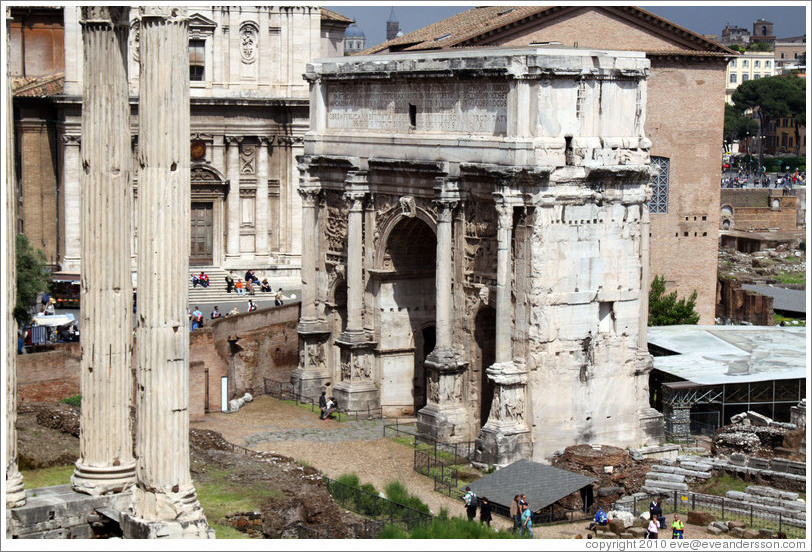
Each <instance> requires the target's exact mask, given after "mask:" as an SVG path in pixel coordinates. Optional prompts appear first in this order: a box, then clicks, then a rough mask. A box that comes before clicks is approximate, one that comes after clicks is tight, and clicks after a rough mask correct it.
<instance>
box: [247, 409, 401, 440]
mask: <svg viewBox="0 0 812 552" xmlns="http://www.w3.org/2000/svg"><path fill="white" fill-rule="evenodd" d="M389 423H391V420H358V421H354V420H348V421H345V422H338V421H336V420H325V421H322V420H319V418H318V416H316V414H315V413H314V414H313V421H312V422H305V424H304V425H303V427H298V428H282V427H278V426H273V425H268V426H266V428H265V429H267V431H263V432H261V433H255V434H253V435H250V436H248V437H245V445H244V446H246V447H249V448H250V447H253V446H255V445H257V444H259V443H270V442H276V441H315V442H323V443H340V442H342V441H373V440H375V439H380V438H381V437H383V426H384V425H387V424H389Z"/></svg>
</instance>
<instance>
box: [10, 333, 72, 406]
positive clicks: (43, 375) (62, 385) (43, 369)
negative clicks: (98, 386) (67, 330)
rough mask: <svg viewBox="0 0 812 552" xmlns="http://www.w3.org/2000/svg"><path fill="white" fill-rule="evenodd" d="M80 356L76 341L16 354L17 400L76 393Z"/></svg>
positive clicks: (47, 399) (46, 399)
mask: <svg viewBox="0 0 812 552" xmlns="http://www.w3.org/2000/svg"><path fill="white" fill-rule="evenodd" d="M81 359H82V348H81V344H79V343H65V344H60V345H57V346H56V348H55V349H54V350H53V351H48V352H43V353H29V354H25V355H17V398H18V399H19V400H20V401H21V402H25V401H34V402H52V401H58V400H60V399H64V398H65V397H71V396H73V395H77V394H79V393H80V392H81V389H80V377H79V372H80V364H81Z"/></svg>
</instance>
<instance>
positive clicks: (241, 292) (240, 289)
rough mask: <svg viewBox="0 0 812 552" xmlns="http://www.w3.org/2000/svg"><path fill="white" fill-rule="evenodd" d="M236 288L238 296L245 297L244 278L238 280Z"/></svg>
mask: <svg viewBox="0 0 812 552" xmlns="http://www.w3.org/2000/svg"><path fill="white" fill-rule="evenodd" d="M234 287H235V288H236V289H237V295H245V290H244V289H243V288H244V287H245V285H244V284H243V283H242V278H237V283H236V284H234Z"/></svg>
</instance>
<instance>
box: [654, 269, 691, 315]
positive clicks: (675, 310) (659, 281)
mask: <svg viewBox="0 0 812 552" xmlns="http://www.w3.org/2000/svg"><path fill="white" fill-rule="evenodd" d="M696 298H697V293H696V290H694V292H693V293H692V294H691V296H690V297H689V298H688V299H685V298H684V297H683V298H682V299H677V292H676V291H672V292H671V293H669V294H668V295H666V293H665V277H664V276H655V277H654V281H653V282H651V289H650V290H649V292H648V325H649V326H676V325H678V324H696V323H697V322H699V315H698V314H697V313H696V311H695V310H694V307H696Z"/></svg>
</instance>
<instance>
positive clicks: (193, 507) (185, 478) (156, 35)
mask: <svg viewBox="0 0 812 552" xmlns="http://www.w3.org/2000/svg"><path fill="white" fill-rule="evenodd" d="M138 10H139V14H140V16H141V56H140V64H141V65H140V68H141V74H140V90H139V110H138V112H139V137H138V143H139V161H140V164H141V172H140V182H139V190H138V228H139V229H141V231H140V232H139V235H138V274H139V284H138V324H137V343H138V366H137V374H136V377H137V379H136V381H137V392H136V407H137V416H138V421H137V425H136V457H137V463H136V473H137V484H136V487H135V489H134V491H133V502H132V508H131V511H128V512H123V513H122V519H121V526H122V530H123V533H124V536H125V537H126V538H214V531H213V530H211V529H210V528H209V526H208V523H207V522H206V517H205V515H204V514H203V510H202V508H201V507H200V504H199V502H198V500H197V496H196V494H195V489H194V485H193V484H192V478H191V474H190V472H189V322H188V318H187V316H186V305H187V302H188V289H189V285H188V283H187V279H188V271H189V234H190V226H189V225H190V199H191V198H190V189H189V176H190V159H189V157H190V156H189V63H188V43H189V39H188V18H187V15H186V9H185V8H181V7H159V6H150V7H139V8H138ZM146 229H149V230H148V231H147V230H146Z"/></svg>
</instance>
